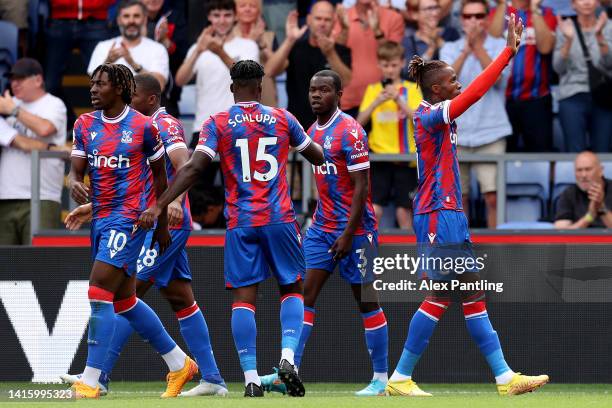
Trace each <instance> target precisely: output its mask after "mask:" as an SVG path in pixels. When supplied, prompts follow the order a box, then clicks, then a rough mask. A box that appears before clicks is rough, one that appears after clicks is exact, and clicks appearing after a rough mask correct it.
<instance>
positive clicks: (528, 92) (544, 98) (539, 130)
mask: <svg viewBox="0 0 612 408" xmlns="http://www.w3.org/2000/svg"><path fill="white" fill-rule="evenodd" d="M541 1H542V0H512V5H510V6H508V5H507V4H506V0H498V3H497V8H496V9H495V11H494V13H493V17H492V19H491V24H490V26H489V33H490V34H491V35H492V36H494V37H502V36H503V34H504V29H505V25H506V20H505V16H506V15H510V14H511V13H514V14H515V15H516V18H520V19H522V20H523V24H524V25H525V29H524V30H523V40H522V41H521V45H520V47H519V49H518V51H517V54H516V56H515V58H514V59H513V60H512V61H513V62H512V70H511V74H510V79H509V80H508V87H507V89H506V109H507V111H508V117H509V118H510V123H511V124H512V135H511V136H510V137H509V138H508V150H509V151H513V152H515V151H519V147H520V146H521V145H520V141H521V139H522V144H523V146H524V147H523V149H524V150H526V151H530V152H550V151H552V121H553V113H552V97H551V95H550V74H551V70H552V66H551V56H552V52H553V49H554V47H555V28H556V26H557V20H556V18H555V16H554V14H553V12H552V10H551V9H550V8H547V7H541V6H540V3H541Z"/></svg>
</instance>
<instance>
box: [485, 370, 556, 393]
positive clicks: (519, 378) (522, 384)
mask: <svg viewBox="0 0 612 408" xmlns="http://www.w3.org/2000/svg"><path fill="white" fill-rule="evenodd" d="M548 380H549V378H548V376H547V375H535V376H529V375H523V374H521V373H516V374H514V377H512V380H510V382H509V383H507V384H497V392H499V395H520V394H525V393H526V392H532V391H535V390H537V389H538V388H540V387H541V386H543V385H544V384H546V383H547V382H548Z"/></svg>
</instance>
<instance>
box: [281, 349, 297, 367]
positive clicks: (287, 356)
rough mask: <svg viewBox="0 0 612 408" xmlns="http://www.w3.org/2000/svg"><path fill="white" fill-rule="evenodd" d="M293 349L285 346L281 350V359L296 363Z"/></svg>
mask: <svg viewBox="0 0 612 408" xmlns="http://www.w3.org/2000/svg"><path fill="white" fill-rule="evenodd" d="M293 354H294V353H293V350H291V349H290V348H284V349H282V350H281V361H283V360H287V361H288V362H289V364H291V365H295V362H294V361H293Z"/></svg>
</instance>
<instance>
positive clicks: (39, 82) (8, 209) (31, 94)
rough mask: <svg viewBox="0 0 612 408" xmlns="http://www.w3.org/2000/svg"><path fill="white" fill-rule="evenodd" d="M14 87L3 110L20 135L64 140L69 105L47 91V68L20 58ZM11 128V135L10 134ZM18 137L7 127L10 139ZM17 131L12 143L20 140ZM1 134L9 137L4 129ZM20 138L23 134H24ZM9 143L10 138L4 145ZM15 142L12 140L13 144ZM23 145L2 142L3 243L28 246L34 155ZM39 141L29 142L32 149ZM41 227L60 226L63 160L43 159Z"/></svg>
mask: <svg viewBox="0 0 612 408" xmlns="http://www.w3.org/2000/svg"><path fill="white" fill-rule="evenodd" d="M10 79H11V90H12V92H13V95H14V97H11V96H10V94H9V93H8V91H7V92H5V94H4V96H0V114H1V115H5V116H8V119H7V120H6V123H7V124H8V125H9V126H10V127H11V128H13V129H14V130H15V131H16V134H17V135H19V136H21V137H27V138H32V139H34V140H37V141H39V142H43V143H46V144H47V146H48V147H51V146H54V145H57V146H61V145H64V144H65V143H66V106H65V105H64V103H63V102H62V100H61V99H59V98H57V97H55V96H53V95H51V94H49V93H47V92H46V91H45V83H44V79H43V69H42V67H41V66H40V64H39V63H38V61H36V60H34V59H31V58H22V59H20V60H18V61H17V62H16V63H15V64H14V65H13V67H12V68H11V71H10ZM10 133H12V135H11V134H10ZM13 136H15V133H13V132H10V131H9V136H8V139H10V138H12V137H13ZM17 137H18V136H15V138H14V139H13V140H12V141H11V142H13V143H14V142H16V143H19V141H18V140H17ZM2 138H3V139H5V138H7V135H6V134H3V135H2ZM20 139H21V138H20ZM6 144H9V143H8V140H5V141H4V142H3V145H6ZM11 144H12V143H11ZM15 147H19V146H13V145H11V146H10V147H3V148H2V157H1V158H0V245H24V244H28V243H29V240H30V199H31V197H32V196H31V193H32V192H31V174H30V169H31V165H30V155H29V154H28V153H27V151H24V150H20V149H18V148H15ZM32 147H34V148H40V146H34V145H30V148H29V149H25V150H31V148H32ZM40 168H41V171H40V175H41V178H40V198H41V203H40V204H41V219H40V227H41V228H42V229H48V228H57V227H58V226H59V223H60V211H61V207H60V202H61V195H62V185H63V181H64V163H63V161H62V160H61V159H45V160H41V162H40Z"/></svg>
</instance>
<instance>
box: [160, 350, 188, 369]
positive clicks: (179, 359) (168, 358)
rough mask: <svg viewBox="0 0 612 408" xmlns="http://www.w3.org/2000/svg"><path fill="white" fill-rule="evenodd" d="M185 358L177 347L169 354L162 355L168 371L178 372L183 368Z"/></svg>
mask: <svg viewBox="0 0 612 408" xmlns="http://www.w3.org/2000/svg"><path fill="white" fill-rule="evenodd" d="M185 357H187V354H185V352H183V350H181V348H180V347H179V346H176V347H174V348H173V349H172V350H170V352H168V353H166V354H164V355H162V358H163V359H164V361H165V362H166V364H167V365H168V370H170V371H178V370H180V369H181V368H183V367H185Z"/></svg>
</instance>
